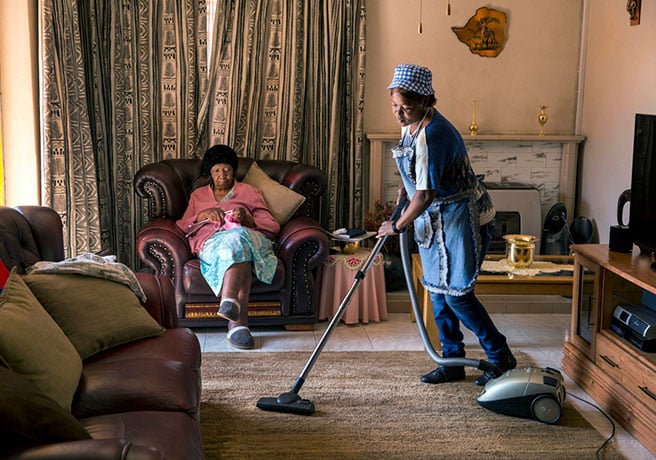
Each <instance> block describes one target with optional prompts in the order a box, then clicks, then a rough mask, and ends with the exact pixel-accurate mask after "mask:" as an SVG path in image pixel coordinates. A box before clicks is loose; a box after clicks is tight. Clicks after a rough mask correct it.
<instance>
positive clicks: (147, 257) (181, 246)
mask: <svg viewBox="0 0 656 460" xmlns="http://www.w3.org/2000/svg"><path fill="white" fill-rule="evenodd" d="M137 254H138V255H139V257H140V258H141V260H142V261H143V262H144V263H145V264H146V265H148V266H149V267H150V268H152V269H153V270H154V271H155V273H157V274H160V275H164V276H167V277H168V278H169V279H171V280H173V282H174V283H175V284H177V282H179V281H181V280H180V278H181V275H182V267H183V265H184V264H185V262H187V261H188V260H189V259H191V258H192V257H193V254H192V252H191V248H190V247H189V242H188V241H187V238H185V236H184V233H183V232H182V230H180V229H179V228H178V227H177V226H176V225H175V221H174V220H173V219H167V218H159V219H155V220H152V221H150V222H148V223H147V224H146V225H144V226H143V227H142V228H141V230H139V234H138V235H137Z"/></svg>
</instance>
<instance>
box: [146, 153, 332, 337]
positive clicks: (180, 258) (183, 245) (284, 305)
mask: <svg viewBox="0 0 656 460" xmlns="http://www.w3.org/2000/svg"><path fill="white" fill-rule="evenodd" d="M238 160H239V164H238V168H237V174H236V177H237V180H243V179H244V177H245V176H246V174H247V172H248V169H249V167H251V164H252V163H253V161H254V160H252V159H250V158H243V157H240V158H239V159H238ZM257 165H258V166H259V167H260V168H261V170H263V171H264V172H265V173H266V174H267V175H268V176H269V177H270V178H271V179H273V180H275V181H276V182H277V183H279V184H282V185H284V186H286V187H288V188H289V189H291V190H293V191H295V192H297V193H299V194H301V195H303V196H305V198H306V199H305V202H304V203H303V204H302V205H301V207H300V208H299V209H298V210H297V211H296V212H295V213H294V214H293V216H292V217H291V218H290V219H289V220H288V221H287V222H285V223H284V224H283V225H282V226H281V231H280V234H279V236H278V239H277V240H276V241H275V242H274V243H275V247H276V251H277V256H278V269H277V272H276V275H275V277H274V280H273V282H272V283H271V284H270V285H267V284H265V283H262V282H260V281H258V280H257V279H256V278H255V277H253V283H252V285H251V295H250V300H249V305H248V310H249V324H250V325H267V326H271V325H284V326H286V327H287V328H290V329H292V328H312V327H313V325H314V323H316V321H317V305H318V292H317V287H316V284H315V273H316V269H317V267H318V266H319V265H320V264H321V263H323V261H324V260H325V259H326V257H327V255H328V250H329V244H328V238H327V235H326V234H325V232H324V231H323V230H322V229H321V227H320V226H319V223H318V222H317V218H318V209H319V199H320V197H321V196H322V194H323V193H324V191H325V188H326V179H325V175H324V174H323V173H322V172H321V170H319V169H318V168H316V167H314V166H309V165H302V164H298V163H294V162H290V161H283V160H257ZM208 183H209V178H207V177H203V176H202V175H201V160H200V159H171V160H163V161H160V162H158V163H152V164H149V165H146V166H144V167H142V168H141V169H140V170H139V171H138V172H137V173H136V175H135V178H134V187H135V191H136V193H137V194H138V195H139V196H140V197H143V198H145V199H147V200H148V218H149V221H148V222H147V223H146V224H145V225H144V226H143V227H142V228H141V229H140V231H139V234H138V241H137V252H138V254H139V257H140V258H141V260H142V261H143V262H144V264H146V265H147V266H148V267H150V268H151V269H152V270H154V272H155V273H159V274H161V275H165V276H167V277H168V278H170V279H171V280H172V281H173V284H174V286H175V298H176V305H177V315H178V318H179V322H180V324H182V325H185V326H189V327H215V326H225V325H226V321H225V320H224V319H221V318H219V317H218V316H217V315H216V311H217V310H218V299H217V297H216V296H214V294H213V293H212V291H211V290H210V287H209V286H208V285H207V283H206V282H205V279H204V278H203V276H202V274H201V272H200V264H199V260H198V258H197V257H196V256H195V255H194V254H192V253H191V251H190V248H189V244H188V242H187V240H186V238H185V236H184V233H183V232H182V231H181V230H180V229H178V228H177V227H176V225H175V222H176V220H178V219H179V218H181V217H182V215H183V214H184V212H185V210H186V208H187V203H188V200H189V196H190V194H191V192H192V191H193V190H194V189H195V188H197V187H199V186H201V185H206V184H208ZM265 199H266V195H265Z"/></svg>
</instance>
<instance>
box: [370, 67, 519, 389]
mask: <svg viewBox="0 0 656 460" xmlns="http://www.w3.org/2000/svg"><path fill="white" fill-rule="evenodd" d="M387 89H389V90H390V94H391V99H392V113H393V114H394V117H395V118H396V121H397V122H398V123H399V125H401V127H402V129H401V141H400V143H399V145H398V146H397V147H395V148H394V149H392V155H393V157H394V160H395V162H396V165H397V168H398V170H399V173H400V174H401V178H402V181H403V188H402V190H400V197H399V201H401V195H402V194H407V198H408V201H409V203H408V206H407V208H406V211H405V212H404V213H403V215H402V216H401V217H400V218H399V219H397V220H395V221H391V220H388V221H385V222H383V223H382V224H381V226H380V228H379V229H378V237H379V238H380V237H383V236H389V235H394V234H398V233H400V232H402V231H404V230H405V229H406V227H408V226H409V225H411V224H414V238H415V241H416V242H417V245H418V247H419V255H420V257H421V264H422V268H423V274H424V276H423V280H422V284H423V285H424V287H425V288H426V290H428V291H429V293H430V298H431V302H432V304H433V312H434V316H435V323H436V324H437V328H438V331H439V333H440V340H441V343H442V355H443V357H444V358H455V357H458V358H463V357H465V345H464V342H463V338H464V337H463V335H462V332H461V330H460V323H461V322H462V324H464V325H465V327H467V328H468V329H470V330H471V331H472V332H474V333H475V334H476V336H477V337H478V340H479V343H480V345H481V347H482V348H483V350H484V351H485V354H486V355H487V358H488V360H489V361H490V362H491V363H492V364H495V365H496V366H498V367H499V369H500V370H501V371H502V372H505V371H507V370H510V369H513V368H515V367H516V366H517V361H516V360H515V357H514V356H513V354H512V352H511V351H510V348H509V347H508V344H507V341H506V338H505V337H504V336H503V334H501V333H500V332H499V330H498V329H497V328H496V326H495V325H494V323H493V322H492V319H491V318H490V315H489V314H488V312H487V310H486V309H485V307H484V306H483V305H482V304H481V302H480V301H479V300H478V298H477V297H476V295H475V294H474V286H475V284H476V278H477V276H478V272H479V269H480V266H481V263H482V261H483V259H484V258H485V254H486V252H487V249H488V246H489V242H490V235H491V233H492V231H493V229H494V215H495V211H494V206H493V204H492V200H491V199H490V196H489V194H488V193H487V191H486V190H485V187H484V185H483V184H482V183H481V181H480V180H479V179H478V178H477V177H476V175H475V174H474V172H473V170H472V168H471V164H470V160H469V156H468V155H467V150H466V148H465V144H464V142H463V139H462V136H460V133H459V132H458V130H457V129H456V128H455V127H454V126H453V125H452V124H451V123H450V122H449V121H448V120H447V119H446V118H445V117H444V116H443V115H442V114H440V113H439V112H438V111H437V109H435V107H434V105H435V103H436V98H435V91H434V89H433V85H432V73H431V71H430V70H429V69H427V68H425V67H421V66H418V65H414V64H401V65H398V66H397V67H396V69H395V70H394V76H393V79H392V83H391V84H390V85H389V86H388V87H387ZM494 377H495V375H494V373H492V372H491V371H487V372H485V373H483V375H481V376H479V377H478V378H477V379H476V380H475V382H474V383H476V385H485V384H486V383H487V382H488V381H489V380H491V379H493V378H494ZM464 378H465V369H464V367H462V366H456V367H446V366H438V367H437V368H436V369H435V370H433V371H431V372H429V373H428V374H426V375H424V376H423V377H422V378H421V380H422V382H425V383H433V384H435V383H444V382H453V381H458V380H464Z"/></svg>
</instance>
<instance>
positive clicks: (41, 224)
mask: <svg viewBox="0 0 656 460" xmlns="http://www.w3.org/2000/svg"><path fill="white" fill-rule="evenodd" d="M63 258H64V242H63V233H62V221H61V218H60V217H59V214H57V213H56V212H55V211H54V210H53V209H51V208H46V207H43V206H18V207H16V208H10V207H5V206H0V259H2V262H3V263H4V264H5V266H6V267H7V269H8V270H11V269H12V268H13V267H17V268H18V272H19V273H24V272H25V268H26V267H28V266H30V265H32V264H34V263H35V262H37V261H39V260H50V261H55V262H56V261H60V260H62V259H63Z"/></svg>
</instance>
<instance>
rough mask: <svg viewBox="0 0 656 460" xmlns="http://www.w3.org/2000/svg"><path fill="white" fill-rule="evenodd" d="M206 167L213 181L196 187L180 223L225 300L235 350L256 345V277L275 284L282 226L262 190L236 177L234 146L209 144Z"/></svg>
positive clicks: (213, 286) (224, 311)
mask: <svg viewBox="0 0 656 460" xmlns="http://www.w3.org/2000/svg"><path fill="white" fill-rule="evenodd" d="M202 170H203V174H204V175H209V176H210V177H211V179H212V180H211V182H210V184H208V185H206V186H203V187H199V188H197V189H196V190H194V191H193V193H192V194H191V197H190V198H189V204H188V206H187V209H186V211H185V213H184V215H183V216H182V218H181V219H180V220H178V221H177V225H178V227H179V228H181V229H182V231H184V232H185V233H186V235H187V237H188V238H189V245H190V247H191V250H192V251H193V252H194V253H197V254H198V258H199V259H200V269H201V273H202V274H203V277H204V278H205V280H206V281H207V284H208V285H209V286H210V287H211V289H212V291H213V292H214V295H216V296H217V297H220V299H221V302H220V304H219V311H218V315H219V316H221V317H223V318H225V319H227V320H228V342H229V343H230V345H232V346H233V347H235V348H253V347H254V344H255V342H254V341H253V336H252V335H251V333H250V330H249V329H248V308H247V305H248V297H249V293H250V292H249V291H250V286H251V280H252V275H253V273H254V274H255V276H256V277H257V278H258V279H259V280H260V281H262V282H265V283H271V281H272V279H273V276H274V274H275V271H276V266H277V258H276V255H275V254H274V252H273V243H272V239H274V238H275V237H276V235H277V234H278V232H280V225H279V224H278V222H277V221H276V220H275V219H274V218H273V216H272V215H271V212H270V211H269V208H268V207H267V205H266V202H265V201H264V198H263V196H262V193H261V192H260V190H259V189H257V188H255V187H253V186H251V185H248V184H245V183H242V182H237V181H236V180H235V172H236V170H237V154H236V153H235V151H234V150H233V149H231V148H230V147H228V146H226V145H215V146H213V147H210V148H209V149H208V150H207V152H205V155H204V157H203V162H202Z"/></svg>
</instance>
